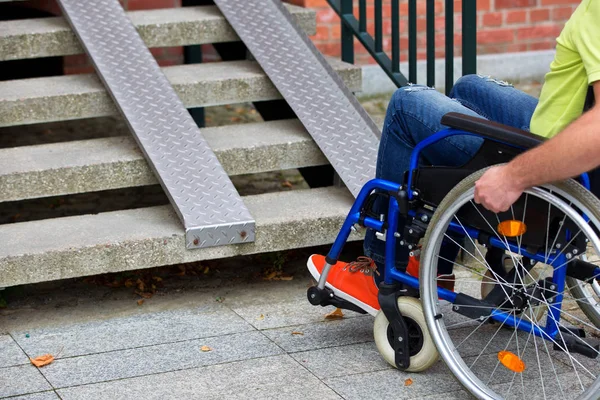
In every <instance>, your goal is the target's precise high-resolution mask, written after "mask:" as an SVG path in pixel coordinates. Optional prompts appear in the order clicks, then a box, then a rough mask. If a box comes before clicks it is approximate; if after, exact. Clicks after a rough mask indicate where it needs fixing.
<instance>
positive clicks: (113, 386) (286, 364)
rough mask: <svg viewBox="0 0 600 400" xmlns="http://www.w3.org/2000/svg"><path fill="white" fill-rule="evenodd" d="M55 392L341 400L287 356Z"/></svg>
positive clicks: (68, 397) (69, 396)
mask: <svg viewBox="0 0 600 400" xmlns="http://www.w3.org/2000/svg"><path fill="white" fill-rule="evenodd" d="M174 382H177V384H174ZM58 393H59V395H60V396H61V398H62V399H63V400H76V399H77V400H79V399H95V400H104V399H107V400H118V399H141V398H143V399H145V400H153V399H157V400H158V399H160V400H162V399H166V398H171V399H192V398H196V399H197V398H202V399H203V400H222V399H227V400H236V399H239V400H247V399H286V400H287V399H319V400H333V399H340V397H339V396H338V395H337V394H335V392H334V391H332V390H331V389H329V388H328V387H327V386H325V385H324V384H323V383H321V382H319V380H318V379H317V378H315V377H314V376H313V375H312V374H310V373H309V372H308V371H306V369H304V368H302V367H301V366H300V365H298V363H296V362H295V361H294V360H292V359H291V358H290V357H288V356H277V357H268V358H263V359H257V360H246V361H241V362H235V363H231V364H221V365H214V366H209V367H205V368H195V369H190V370H183V371H176V372H170V373H166V374H161V375H153V376H144V377H139V378H134V379H124V380H119V381H114V382H105V383H99V384H95V385H86V386H78V387H73V388H69V389H61V390H58Z"/></svg>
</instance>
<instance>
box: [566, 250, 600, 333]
mask: <svg viewBox="0 0 600 400" xmlns="http://www.w3.org/2000/svg"><path fill="white" fill-rule="evenodd" d="M582 258H585V259H586V260H588V261H589V262H591V263H594V264H597V265H600V259H596V260H594V259H590V258H588V257H582ZM595 278H600V277H595ZM567 286H568V287H569V291H570V292H571V295H572V296H573V298H575V299H576V300H577V304H578V305H579V307H580V308H581V310H582V311H583V312H584V313H585V315H587V317H588V318H589V319H590V321H592V322H593V323H594V325H596V326H597V327H600V283H599V281H598V279H592V280H591V281H588V282H584V281H580V280H577V279H575V278H571V277H567Z"/></svg>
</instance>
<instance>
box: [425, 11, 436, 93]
mask: <svg viewBox="0 0 600 400" xmlns="http://www.w3.org/2000/svg"><path fill="white" fill-rule="evenodd" d="M427 86H429V87H433V86H435V0H427Z"/></svg>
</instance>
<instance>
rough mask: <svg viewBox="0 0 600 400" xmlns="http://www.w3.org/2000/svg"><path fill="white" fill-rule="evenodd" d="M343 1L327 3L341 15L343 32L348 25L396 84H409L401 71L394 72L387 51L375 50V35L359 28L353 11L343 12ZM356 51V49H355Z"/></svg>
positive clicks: (337, 0)
mask: <svg viewBox="0 0 600 400" xmlns="http://www.w3.org/2000/svg"><path fill="white" fill-rule="evenodd" d="M342 1H346V0H327V3H329V5H330V6H331V8H332V9H333V10H334V11H335V12H336V13H337V14H338V15H339V16H340V18H341V20H342V34H343V32H344V30H343V28H344V27H346V28H347V29H348V30H349V31H350V32H351V33H353V34H354V36H356V38H357V39H358V41H359V42H360V43H361V44H362V45H363V46H364V47H365V49H367V51H368V52H369V54H370V55H371V57H373V58H374V59H375V61H377V63H378V64H379V65H380V66H381V68H382V69H383V70H384V71H385V73H386V74H387V76H388V77H389V78H390V79H391V80H392V82H394V84H395V85H396V86H398V87H401V86H406V85H408V80H407V79H406V77H404V75H402V74H401V73H394V72H392V61H391V60H390V58H389V57H388V56H387V54H385V52H383V51H380V52H376V51H375V41H374V40H373V37H372V36H371V35H370V34H369V33H368V32H361V31H360V29H359V22H358V20H357V19H356V18H355V17H354V15H353V14H351V13H346V14H342V12H341V11H342V9H341V7H342ZM353 51H354V50H353ZM343 52H344V47H343V45H342V60H344V61H346V60H345V59H344V54H343Z"/></svg>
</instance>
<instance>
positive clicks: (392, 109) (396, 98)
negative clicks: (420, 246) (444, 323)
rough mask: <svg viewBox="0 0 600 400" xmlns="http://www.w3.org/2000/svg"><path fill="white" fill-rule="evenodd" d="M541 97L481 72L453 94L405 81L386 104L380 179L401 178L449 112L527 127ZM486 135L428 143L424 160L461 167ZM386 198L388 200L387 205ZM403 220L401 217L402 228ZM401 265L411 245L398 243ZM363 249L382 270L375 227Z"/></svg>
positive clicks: (381, 207)
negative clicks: (422, 143) (415, 152)
mask: <svg viewBox="0 0 600 400" xmlns="http://www.w3.org/2000/svg"><path fill="white" fill-rule="evenodd" d="M536 105H537V99H535V98H534V97H532V96H529V95H528V94H526V93H523V92H521V91H519V90H517V89H515V88H514V87H512V85H510V84H507V83H505V82H501V81H497V80H494V79H491V78H489V77H485V76H480V75H467V76H463V77H462V78H460V79H459V80H458V81H457V82H456V84H455V85H454V87H453V89H452V91H451V93H450V97H446V96H444V95H443V94H441V93H439V92H438V91H436V90H434V89H432V88H428V87H426V86H418V85H412V86H405V87H402V88H400V89H398V90H396V92H395V93H394V95H393V96H392V99H391V100H390V104H389V106H388V109H387V114H386V117H385V122H384V127H383V133H382V135H381V142H380V144H379V153H378V156H377V170H376V175H377V178H381V179H386V180H389V181H393V182H397V183H402V181H403V177H404V173H405V171H407V170H408V168H409V162H410V155H411V153H412V151H413V149H414V148H415V146H416V144H417V143H419V142H420V141H422V140H423V139H425V138H427V137H429V136H431V135H433V134H434V133H436V132H438V131H440V130H442V129H444V128H445V126H444V125H442V124H441V123H440V121H441V119H442V116H443V115H444V114H446V113H449V112H459V113H462V114H467V115H472V116H478V117H483V118H486V119H489V120H491V121H495V122H499V123H502V124H505V125H510V126H512V127H515V128H520V129H525V130H529V123H530V121H531V116H532V115H533V111H534V110H535V107H536ZM482 143H483V139H482V138H479V137H474V136H452V137H449V138H446V139H443V140H441V141H439V142H437V143H436V144H434V145H432V146H429V147H427V148H426V149H425V150H424V151H423V152H422V153H421V154H422V156H421V159H420V163H421V164H422V165H445V166H459V165H462V164H464V163H466V162H467V161H469V160H470V159H471V158H472V157H473V156H474V155H475V153H476V152H477V150H479V148H480V147H481V145H482ZM384 203H385V204H384ZM386 208H387V203H386V202H384V201H383V199H378V201H376V204H375V211H376V212H377V213H378V214H379V213H385V209H386ZM403 230H404V221H399V232H401V233H402V232H403ZM396 249H397V250H396V260H395V265H396V267H397V268H400V269H404V268H405V266H406V264H407V261H408V249H407V248H406V247H404V246H400V245H399V243H397V244H396ZM364 250H365V254H366V255H367V256H369V257H371V258H372V259H373V260H375V262H376V263H377V264H378V266H379V270H380V271H383V270H384V257H385V242H383V241H380V240H378V239H377V238H376V237H375V232H374V231H373V230H371V229H369V230H368V231H367V234H366V237H365V242H364ZM457 252H458V249H457V248H456V246H455V245H446V246H445V247H444V245H443V246H442V249H441V251H440V255H442V256H443V257H444V258H446V259H448V260H453V259H454V258H455V257H456V254H457ZM451 271H452V265H451V264H450V263H447V265H444V266H442V265H441V263H440V265H439V266H438V272H439V273H444V274H446V273H451Z"/></svg>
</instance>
